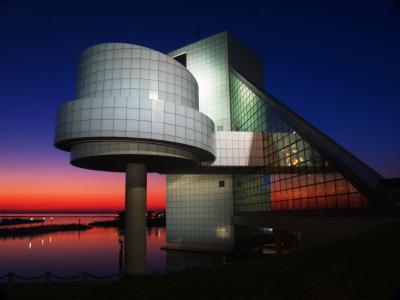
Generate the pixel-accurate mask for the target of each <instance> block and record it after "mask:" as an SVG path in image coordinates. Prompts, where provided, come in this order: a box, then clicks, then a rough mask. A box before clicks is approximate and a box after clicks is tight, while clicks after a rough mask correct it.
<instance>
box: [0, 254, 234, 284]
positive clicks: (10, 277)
mask: <svg viewBox="0 0 400 300" xmlns="http://www.w3.org/2000/svg"><path fill="white" fill-rule="evenodd" d="M226 263H227V261H226V258H225V256H224V257H223V258H222V262H217V261H210V260H207V261H205V262H204V263H202V264H201V265H198V266H194V265H186V266H185V267H184V268H183V269H181V270H178V271H175V270H167V271H166V272H165V273H179V272H183V271H189V270H201V269H205V268H208V267H212V266H217V265H225V264H226ZM159 274H160V272H159V271H154V272H152V273H149V274H146V275H143V276H141V277H153V276H156V275H159ZM113 278H115V279H117V280H123V279H124V278H125V277H124V274H123V272H118V273H115V274H112V275H107V276H99V275H94V274H91V273H89V272H87V271H84V272H82V273H79V274H77V275H74V276H59V275H56V274H53V273H52V272H46V273H43V274H41V275H39V276H33V277H28V276H20V275H17V274H15V273H13V272H9V273H7V274H4V275H3V276H0V283H1V282H4V281H3V280H5V282H8V283H13V282H15V279H18V280H22V281H38V280H41V279H43V280H44V282H52V279H56V280H62V281H73V280H78V281H81V280H82V281H84V282H87V281H90V279H95V280H109V279H113Z"/></svg>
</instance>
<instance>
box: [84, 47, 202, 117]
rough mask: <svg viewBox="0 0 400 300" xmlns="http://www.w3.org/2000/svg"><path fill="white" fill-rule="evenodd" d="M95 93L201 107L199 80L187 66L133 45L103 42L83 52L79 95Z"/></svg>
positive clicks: (90, 95) (156, 52)
mask: <svg viewBox="0 0 400 300" xmlns="http://www.w3.org/2000/svg"><path fill="white" fill-rule="evenodd" d="M93 96H105V97H110V96H122V97H126V96H140V98H141V99H158V100H162V101H167V102H174V103H176V104H181V105H184V106H189V107H192V108H194V109H197V110H198V108H199V98H198V85H197V82H196V80H195V78H194V77H193V75H192V74H191V73H190V72H189V71H188V70H187V69H186V68H185V67H184V66H183V65H181V64H180V63H179V62H177V61H176V60H174V59H172V58H170V57H169V56H167V55H165V54H163V53H161V52H158V51H155V50H152V49H149V48H145V47H141V46H137V45H132V44H121V43H107V44H99V45H95V46H93V47H90V48H88V49H86V50H85V51H84V52H83V53H82V54H81V56H80V60H79V67H78V81H77V92H76V97H77V98H84V97H93Z"/></svg>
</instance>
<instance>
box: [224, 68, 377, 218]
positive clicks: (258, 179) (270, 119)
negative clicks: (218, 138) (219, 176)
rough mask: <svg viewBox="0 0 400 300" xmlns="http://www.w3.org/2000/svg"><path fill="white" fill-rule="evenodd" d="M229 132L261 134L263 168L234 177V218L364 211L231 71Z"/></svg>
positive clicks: (330, 168) (354, 194)
mask: <svg viewBox="0 0 400 300" xmlns="http://www.w3.org/2000/svg"><path fill="white" fill-rule="evenodd" d="M229 77H230V98H231V120H232V124H231V125H232V129H233V130H235V131H258V132H263V137H264V159H265V167H263V168H259V169H257V170H253V171H251V172H248V173H246V174H241V175H234V190H233V195H234V208H235V212H249V211H274V210H312V209H340V208H346V209H348V208H364V207H367V206H368V205H369V204H368V201H367V200H366V198H365V197H364V196H363V195H362V194H361V193H360V192H359V191H358V190H357V189H356V188H355V187H354V186H353V185H352V184H351V182H350V181H349V180H347V179H345V178H344V177H343V176H342V174H340V173H339V172H338V171H337V170H336V169H335V166H334V165H332V164H331V163H330V162H329V161H328V160H327V159H325V158H324V157H323V156H322V155H321V154H320V153H319V151H318V150H317V149H315V147H312V146H311V145H310V144H309V143H308V142H307V138H306V137H304V136H301V135H300V134H298V133H297V132H296V129H295V128H293V126H292V125H291V124H289V122H288V121H287V120H285V117H284V116H283V115H281V114H280V113H279V112H278V111H276V109H274V108H273V107H272V106H271V105H269V104H268V99H263V98H262V97H261V96H260V95H259V93H255V92H254V90H252V88H250V87H249V85H247V84H246V83H245V82H244V81H243V80H242V79H241V78H240V77H239V76H238V75H237V74H236V72H234V71H230V76H229Z"/></svg>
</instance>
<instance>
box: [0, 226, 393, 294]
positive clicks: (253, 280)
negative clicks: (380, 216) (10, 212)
mask: <svg viewBox="0 0 400 300" xmlns="http://www.w3.org/2000/svg"><path fill="white" fill-rule="evenodd" d="M399 236H400V230H399V229H397V228H390V229H386V230H382V231H379V232H371V233H369V234H367V235H364V236H360V237H358V238H354V239H351V240H345V241H338V242H336V243H332V244H330V245H326V246H323V247H319V248H315V249H310V250H304V251H301V252H298V253H292V254H289V255H284V256H269V257H263V258H260V259H257V260H254V261H247V262H240V263H237V264H232V265H225V266H220V267H214V268H209V269H204V270H198V271H185V272H181V273H172V274H170V273H169V274H164V275H159V276H156V277H152V278H135V279H131V280H126V281H122V282H116V283H57V284H55V283H52V284H48V283H37V284H15V283H14V284H4V285H2V287H1V288H2V293H3V294H2V296H3V298H4V299H60V300H61V299H156V298H157V299H245V300H247V299H260V298H263V299H268V300H272V299H313V300H314V299H332V300H333V299H335V300H337V299H340V300H345V299H363V300H366V299H374V300H375V299H397V298H394V295H395V293H396V291H398V289H399V288H400V259H399V253H400V241H399V239H398V237H399ZM0 298H1V297H0Z"/></svg>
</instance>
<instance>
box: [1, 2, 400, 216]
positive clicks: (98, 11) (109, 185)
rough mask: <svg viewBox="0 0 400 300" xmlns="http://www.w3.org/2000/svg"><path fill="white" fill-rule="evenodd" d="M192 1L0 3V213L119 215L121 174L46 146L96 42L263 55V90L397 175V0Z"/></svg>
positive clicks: (153, 185) (160, 201)
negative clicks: (223, 35)
mask: <svg viewBox="0 0 400 300" xmlns="http://www.w3.org/2000/svg"><path fill="white" fill-rule="evenodd" d="M199 3H200V4H201V5H198V6H196V7H194V6H193V7H192V6H191V7H187V1H184V2H180V1H172V2H170V1H166V2H165V3H164V4H157V5H159V6H158V7H157V9H156V10H154V5H155V3H153V2H152V1H142V2H141V3H139V2H138V1H121V0H115V1H112V2H110V1H102V0H98V1H70V0H68V1H67V0H57V1H55V0H40V1H39V0H38V1H28V0H18V1H17V0H16V1H12V0H10V1H1V0H0V36H1V42H0V105H1V106H0V212H1V211H4V210H106V209H107V210H108V209H115V210H117V209H118V210H119V209H123V205H124V176H123V174H114V173H107V172H98V171H89V170H84V169H79V168H75V167H72V166H71V165H70V164H69V154H68V153H66V152H62V151H60V150H57V149H55V148H54V147H53V134H54V126H55V113H56V109H57V107H58V106H59V105H60V104H62V103H64V102H66V101H68V100H71V99H74V90H75V80H76V67H77V59H78V57H79V54H80V53H81V52H82V51H83V50H84V49H85V48H87V47H89V46H91V45H94V44H97V43H102V42H128V43H136V44H139V45H143V46H147V47H150V48H153V49H157V50H159V51H162V52H168V51H171V50H173V49H175V48H178V47H181V46H183V45H185V44H189V43H192V42H194V41H196V40H199V39H201V38H204V37H207V36H209V35H212V34H215V33H217V32H220V31H222V30H230V31H232V33H233V34H235V35H236V36H238V37H239V38H240V39H241V40H243V42H245V43H246V44H247V45H248V46H249V47H250V48H252V49H254V50H255V51H256V52H257V53H258V54H259V55H260V56H261V57H262V59H263V61H264V64H265V74H266V76H265V79H266V80H265V82H266V86H265V87H266V89H267V90H268V91H269V92H270V93H271V94H273V95H274V96H276V97H277V98H278V99H280V100H281V101H283V102H284V103H285V104H287V105H288V106H290V107H291V108H293V109H294V110H295V111H297V112H298V113H299V114H300V115H302V116H303V117H304V118H305V119H307V120H309V121H310V122H311V123H312V124H314V125H316V126H317V127H318V128H320V129H321V130H322V131H323V132H325V133H326V134H327V135H329V136H330V137H332V138H333V139H334V140H336V141H337V142H338V143H339V144H341V145H343V146H344V147H345V148H346V149H348V150H350V151H351V152H352V153H354V154H355V155H356V156H357V157H359V158H360V159H361V160H363V161H364V162H366V163H367V164H368V165H370V166H371V167H372V168H374V169H376V170H377V171H378V172H380V173H381V174H382V175H383V176H385V177H396V176H400V163H399V159H398V155H399V154H398V153H399V149H400V125H399V124H400V122H399V111H400V89H399V85H400V82H399V78H400V73H399V72H400V71H399V70H400V55H399V53H400V39H399V32H400V9H399V6H398V5H397V6H396V1H391V0H376V1H373V0H371V1H344V0H343V1H307V6H305V5H303V1H256V2H254V3H253V1H249V2H246V3H241V4H240V5H238V4H235V3H234V2H232V1H229V2H224V1H213V2H211V3H207V1H201V2H199ZM238 3H239V2H238ZM397 3H398V2H397ZM148 179H149V180H148V195H147V197H148V207H149V208H163V207H165V176H163V175H157V174H149V176H148Z"/></svg>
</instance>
